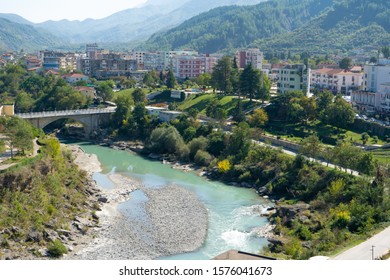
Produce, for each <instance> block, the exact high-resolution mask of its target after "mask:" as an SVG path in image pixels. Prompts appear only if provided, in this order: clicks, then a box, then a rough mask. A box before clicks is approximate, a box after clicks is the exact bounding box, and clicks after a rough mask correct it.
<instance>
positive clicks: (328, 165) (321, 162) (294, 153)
mask: <svg viewBox="0 0 390 280" xmlns="http://www.w3.org/2000/svg"><path fill="white" fill-rule="evenodd" d="M252 141H253V143H255V144H258V145H263V146H269V147H271V148H275V149H280V148H281V147H279V146H274V145H270V144H265V143H264V142H261V141H257V140H252ZM281 150H282V152H283V153H285V154H288V155H291V156H297V155H298V153H296V152H294V151H291V150H286V149H283V148H282V149H281ZM304 157H305V158H306V159H307V160H309V161H315V162H317V163H319V164H322V165H323V166H327V167H331V168H337V169H339V170H341V171H343V172H346V173H349V174H352V175H354V176H359V172H357V171H354V170H351V169H345V168H342V167H340V166H338V165H334V164H332V163H328V162H326V161H323V160H318V159H314V158H310V157H306V156H304Z"/></svg>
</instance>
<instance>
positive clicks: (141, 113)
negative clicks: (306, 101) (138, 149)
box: [133, 103, 150, 139]
mask: <svg viewBox="0 0 390 280" xmlns="http://www.w3.org/2000/svg"><path fill="white" fill-rule="evenodd" d="M133 120H134V122H135V124H136V127H137V130H136V132H137V136H138V137H140V138H142V139H144V138H145V137H146V136H147V135H148V133H147V130H148V126H149V123H150V119H149V116H148V115H147V111H146V108H145V103H137V104H135V106H134V110H133Z"/></svg>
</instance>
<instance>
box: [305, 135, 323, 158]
mask: <svg viewBox="0 0 390 280" xmlns="http://www.w3.org/2000/svg"><path fill="white" fill-rule="evenodd" d="M301 146H302V147H301V149H300V152H301V153H302V154H304V155H307V156H308V157H311V158H317V157H318V156H319V155H320V154H321V150H322V143H321V141H320V139H318V137H317V135H310V136H309V137H306V138H305V139H303V141H302V144H301Z"/></svg>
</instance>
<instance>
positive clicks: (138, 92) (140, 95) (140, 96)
mask: <svg viewBox="0 0 390 280" xmlns="http://www.w3.org/2000/svg"><path fill="white" fill-rule="evenodd" d="M132 95H133V100H134V103H135V104H138V103H144V102H145V101H146V94H145V92H144V91H143V90H142V89H140V88H137V89H135V90H134V91H133V94H132Z"/></svg>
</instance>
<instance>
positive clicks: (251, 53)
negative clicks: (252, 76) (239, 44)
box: [236, 49, 264, 70]
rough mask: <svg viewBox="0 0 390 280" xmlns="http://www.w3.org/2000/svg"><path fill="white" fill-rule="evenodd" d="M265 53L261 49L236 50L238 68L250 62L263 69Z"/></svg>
mask: <svg viewBox="0 0 390 280" xmlns="http://www.w3.org/2000/svg"><path fill="white" fill-rule="evenodd" d="M263 59H264V54H263V53H262V52H261V51H260V50H259V49H242V50H238V51H237V52H236V62H237V67H238V68H245V67H246V66H247V65H248V64H252V66H253V67H254V68H256V69H259V70H262V69H263Z"/></svg>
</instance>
